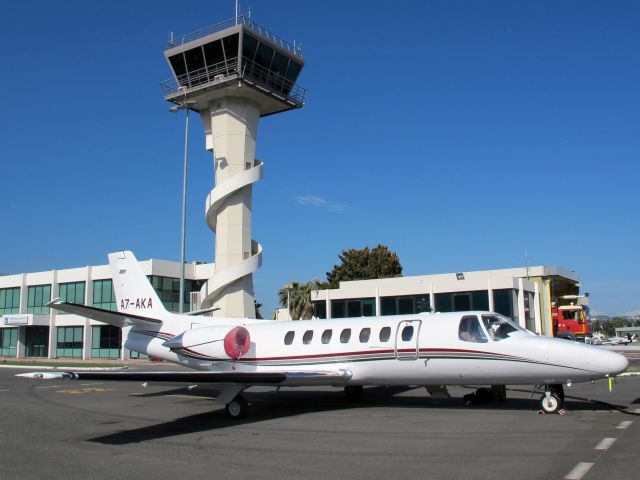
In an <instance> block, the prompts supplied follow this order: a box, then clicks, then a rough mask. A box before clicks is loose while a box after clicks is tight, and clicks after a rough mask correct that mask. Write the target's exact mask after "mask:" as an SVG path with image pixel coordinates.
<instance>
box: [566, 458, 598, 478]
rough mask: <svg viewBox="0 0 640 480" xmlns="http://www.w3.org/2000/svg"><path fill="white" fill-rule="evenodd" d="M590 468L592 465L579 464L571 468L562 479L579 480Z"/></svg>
mask: <svg viewBox="0 0 640 480" xmlns="http://www.w3.org/2000/svg"><path fill="white" fill-rule="evenodd" d="M591 467H593V463H589V462H580V463H578V464H577V465H576V466H575V467H573V470H571V471H570V472H569V473H567V475H566V476H565V477H564V478H565V480H580V479H581V478H582V477H583V476H584V474H585V473H587V472H588V471H589V469H590V468H591Z"/></svg>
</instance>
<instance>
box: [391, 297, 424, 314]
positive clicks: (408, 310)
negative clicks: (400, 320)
mask: <svg viewBox="0 0 640 480" xmlns="http://www.w3.org/2000/svg"><path fill="white" fill-rule="evenodd" d="M380 310H382V315H411V314H413V313H420V312H430V311H431V301H430V299H429V295H425V294H423V295H412V296H402V297H382V298H381V299H380Z"/></svg>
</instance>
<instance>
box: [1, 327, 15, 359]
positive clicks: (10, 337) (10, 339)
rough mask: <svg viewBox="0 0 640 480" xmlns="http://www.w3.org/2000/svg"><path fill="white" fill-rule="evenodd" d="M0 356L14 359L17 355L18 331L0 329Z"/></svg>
mask: <svg viewBox="0 0 640 480" xmlns="http://www.w3.org/2000/svg"><path fill="white" fill-rule="evenodd" d="M0 355H2V356H3V357H15V356H17V355H18V329H17V328H0Z"/></svg>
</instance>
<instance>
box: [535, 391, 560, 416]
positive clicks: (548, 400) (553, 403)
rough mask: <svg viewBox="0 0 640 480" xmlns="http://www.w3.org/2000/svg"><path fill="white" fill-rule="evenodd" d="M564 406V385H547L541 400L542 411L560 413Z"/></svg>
mask: <svg viewBox="0 0 640 480" xmlns="http://www.w3.org/2000/svg"><path fill="white" fill-rule="evenodd" d="M563 406H564V389H563V388H562V384H556V385H545V387H544V395H542V397H541V398H540V409H541V410H542V411H543V412H544V413H549V414H552V413H558V410H561V409H562V407H563Z"/></svg>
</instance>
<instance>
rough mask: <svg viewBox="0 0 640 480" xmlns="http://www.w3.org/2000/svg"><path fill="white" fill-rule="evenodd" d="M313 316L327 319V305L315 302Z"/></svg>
mask: <svg viewBox="0 0 640 480" xmlns="http://www.w3.org/2000/svg"><path fill="white" fill-rule="evenodd" d="M313 316H314V317H316V318H327V303H326V302H313Z"/></svg>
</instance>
